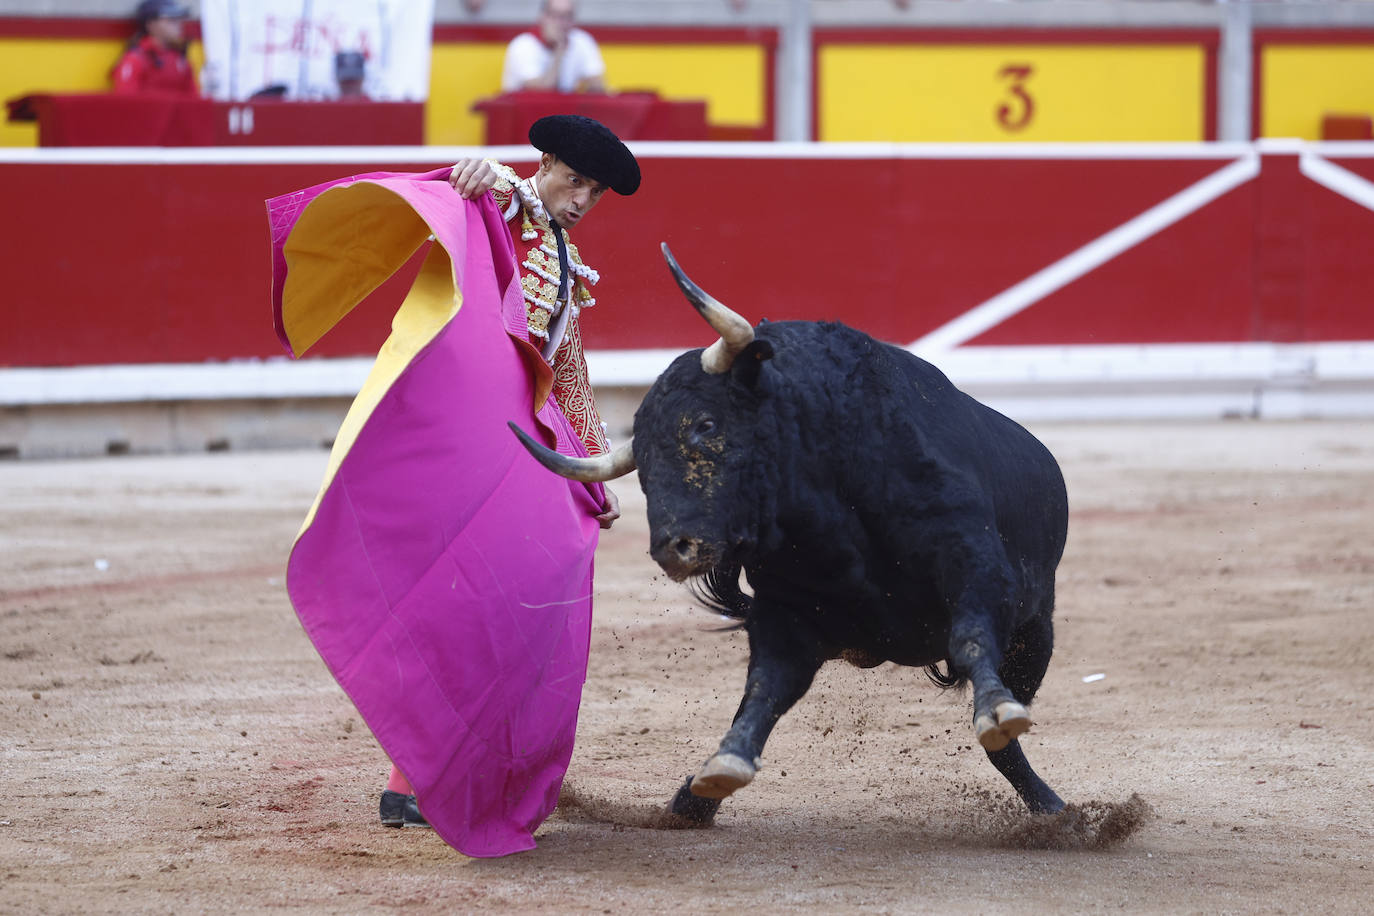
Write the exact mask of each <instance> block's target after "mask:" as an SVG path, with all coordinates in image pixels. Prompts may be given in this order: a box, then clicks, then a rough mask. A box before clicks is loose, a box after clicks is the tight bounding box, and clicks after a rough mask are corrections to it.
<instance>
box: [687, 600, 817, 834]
mask: <svg viewBox="0 0 1374 916" xmlns="http://www.w3.org/2000/svg"><path fill="white" fill-rule="evenodd" d="M823 659H824V655H823V654H822V652H821V651H820V648H819V644H818V643H817V642H815V641H811V640H807V639H806V638H804V637H800V636H799V635H798V634H797V633H796V632H795V631H791V632H789V631H787V629H786V628H783V627H773V626H770V625H768V624H767V623H758V622H757V616H756V617H755V618H754V619H753V620H751V621H750V624H749V675H748V678H747V679H746V682H745V687H744V698H743V699H742V700H741V701H740V705H739V709H738V711H736V712H735V720H734V722H733V723H732V724H731V726H730V730H729V731H728V732H726V734H725V738H724V739H722V740H721V742H720V747H719V749H717V750H716V752H715V753H714V754H712V755H711V758H710V759H709V760H707V761H706V763H704V764H703V765H702V767H701V769H700V770H698V771H697V773H696V775H695V776H692V777H690V778H688V780H687V782H686V784H685V785H683V787H682V788H681V789H679V790H678V792H677V795H675V796H674V797H673V800H672V802H671V803H670V804H669V806H668V810H669V811H671V812H672V813H673V814H676V815H679V816H681V817H685V818H687V819H688V820H690V821H692V822H694V823H698V824H702V825H705V824H709V823H710V822H711V820H712V819H713V818H714V817H715V815H716V810H717V809H718V808H719V807H720V801H721V799H723V798H726V797H728V796H729V795H730V794H731V793H733V792H734V791H735V790H736V789H739V788H742V787H743V786H746V785H748V784H749V783H750V782H751V781H753V779H754V774H755V773H756V772H757V771H758V767H759V757H760V756H761V755H762V754H763V746H764V744H765V743H766V742H767V741H768V736H769V735H770V734H772V731H773V727H774V726H775V725H777V724H778V720H779V719H781V718H782V716H783V714H784V713H786V712H787V710H789V709H791V708H792V706H793V705H794V704H795V703H796V702H797V701H798V700H799V699H801V698H802V696H803V695H804V694H805V693H806V691H807V689H808V688H809V687H810V686H811V682H812V680H813V679H814V678H815V676H816V672H817V671H818V670H819V669H820V666H821V662H822V661H823Z"/></svg>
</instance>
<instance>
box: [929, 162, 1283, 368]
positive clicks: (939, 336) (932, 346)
mask: <svg viewBox="0 0 1374 916" xmlns="http://www.w3.org/2000/svg"><path fill="white" fill-rule="evenodd" d="M1259 169H1260V160H1259V156H1258V155H1256V154H1255V153H1254V151H1253V150H1251V151H1249V152H1247V153H1246V154H1245V155H1243V156H1242V157H1241V158H1240V159H1238V160H1237V161H1235V162H1233V163H1231V164H1230V165H1228V166H1226V167H1225V168H1222V169H1220V170H1218V171H1216V172H1213V173H1212V174H1211V175H1208V176H1207V177H1206V178H1204V179H1202V180H1201V181H1199V182H1197V183H1196V184H1193V185H1191V186H1189V187H1188V188H1185V189H1184V190H1182V191H1180V192H1179V193H1177V194H1175V195H1174V196H1172V197H1170V198H1169V199H1168V200H1165V201H1163V202H1162V203H1159V204H1157V205H1155V206H1153V207H1151V208H1150V209H1148V210H1146V211H1145V212H1144V213H1142V214H1140V215H1139V216H1137V217H1135V218H1134V219H1131V220H1128V221H1127V222H1125V223H1123V224H1122V225H1120V226H1118V227H1116V228H1115V229H1113V230H1112V231H1110V232H1108V233H1106V234H1105V235H1102V236H1100V237H1098V238H1096V239H1094V240H1093V241H1091V242H1089V243H1088V244H1087V245H1084V246H1083V247H1082V248H1080V249H1078V250H1077V251H1075V252H1073V253H1072V254H1069V255H1067V256H1066V257H1063V258H1061V259H1060V260H1058V261H1056V262H1055V263H1053V264H1051V265H1049V266H1048V267H1046V268H1044V269H1043V270H1040V271H1038V272H1036V273H1034V274H1032V275H1031V276H1029V277H1027V278H1026V279H1024V280H1022V281H1021V282H1020V283H1017V284H1016V285H1014V286H1012V287H1010V288H1009V289H1006V290H1003V291H1002V292H1000V293H998V294H997V295H995V296H993V297H992V298H991V299H988V300H987V301H986V302H983V303H980V304H979V305H976V306H974V307H973V308H972V309H970V310H969V311H967V312H965V313H964V314H962V315H960V316H959V317H958V318H955V319H954V320H953V321H950V322H948V323H947V324H945V325H943V326H941V327H939V328H936V329H935V330H934V331H931V332H930V333H929V334H927V335H925V336H924V337H922V338H921V339H919V340H917V341H916V342H914V343H913V344H911V346H910V349H911V350H912V351H913V352H917V353H921V354H926V353H939V352H942V351H945V350H949V349H953V348H954V347H957V346H959V345H960V344H963V343H966V342H967V341H969V340H972V339H973V338H975V337H977V336H978V335H979V334H982V333H983V332H984V331H986V330H988V329H989V328H992V327H995V326H996V325H998V324H1001V323H1002V322H1003V321H1006V320H1007V319H1008V318H1010V317H1011V316H1012V315H1015V314H1017V313H1018V312H1021V311H1023V310H1024V309H1026V308H1028V307H1030V306H1032V305H1034V304H1035V303H1036V302H1039V301H1040V300H1041V299H1043V298H1045V297H1046V296H1048V295H1050V294H1051V293H1054V292H1057V291H1058V290H1060V289H1063V288H1064V287H1065V286H1067V285H1068V284H1070V283H1072V282H1073V281H1074V280H1077V279H1078V278H1079V277H1082V276H1083V275H1085V274H1087V273H1090V272H1091V271H1093V270H1096V269H1097V268H1099V267H1101V266H1102V265H1103V264H1105V263H1107V262H1108V261H1110V260H1111V259H1112V258H1114V257H1116V256H1117V255H1119V254H1121V253H1122V252H1123V251H1126V250H1127V249H1129V248H1132V247H1134V246H1135V245H1139V244H1140V243H1141V242H1143V241H1144V240H1145V239H1148V238H1149V237H1150V236H1152V235H1155V234H1156V233H1158V232H1160V231H1161V230H1163V229H1166V228H1168V227H1169V226H1171V225H1173V224H1174V223H1176V222H1178V221H1179V220H1181V219H1183V218H1184V217H1185V216H1188V215H1189V214H1191V213H1195V212H1197V211H1198V210H1200V209H1201V208H1202V207H1204V206H1206V205H1207V204H1209V203H1211V202H1212V201H1214V200H1216V199H1217V198H1218V197H1221V196H1222V195H1223V194H1225V193H1227V192H1228V191H1230V190H1232V189H1233V188H1236V187H1239V186H1240V185H1242V184H1244V183H1245V182H1247V181H1250V180H1251V179H1252V178H1254V177H1255V176H1256V175H1258V174H1259Z"/></svg>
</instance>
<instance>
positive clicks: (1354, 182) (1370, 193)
mask: <svg viewBox="0 0 1374 916" xmlns="http://www.w3.org/2000/svg"><path fill="white" fill-rule="evenodd" d="M1298 169H1299V170H1300V171H1301V172H1302V173H1303V174H1304V175H1306V176H1307V177H1308V178H1311V179H1312V180H1313V181H1315V182H1316V183H1317V184H1319V185H1321V186H1322V187H1324V188H1330V189H1331V190H1332V191H1335V192H1336V193H1337V194H1339V195H1341V196H1342V197H1344V198H1347V199H1349V200H1353V201H1354V202H1355V203H1357V204H1359V205H1360V206H1362V207H1365V208H1367V209H1370V210H1374V182H1371V181H1370V180H1369V179H1367V178H1364V177H1362V176H1360V175H1356V174H1355V173H1354V172H1352V171H1350V170H1349V169H1345V168H1341V167H1340V166H1339V165H1336V164H1335V163H1334V162H1328V161H1327V160H1325V159H1322V158H1321V157H1320V156H1317V155H1315V154H1314V153H1311V152H1306V151H1304V152H1303V154H1302V155H1301V156H1299V157H1298Z"/></svg>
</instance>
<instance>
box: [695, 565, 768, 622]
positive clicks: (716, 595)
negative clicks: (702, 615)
mask: <svg viewBox="0 0 1374 916" xmlns="http://www.w3.org/2000/svg"><path fill="white" fill-rule="evenodd" d="M742 568H743V567H741V566H740V565H739V564H737V563H736V564H734V565H731V566H716V567H713V568H712V569H711V571H710V572H708V573H706V575H704V576H701V577H700V578H698V579H693V580H692V583H691V589H692V595H693V597H695V598H696V599H697V600H698V601H700V602H701V603H702V604H704V605H706V606H707V607H708V608H710V609H711V610H713V611H716V612H717V613H719V614H723V615H724V616H726V617H733V618H735V619H736V620H744V619H745V618H746V617H748V616H749V612H750V611H751V610H752V609H753V607H754V599H753V598H752V597H750V596H749V595H746V594H745V593H744V590H743V589H741V588H740V587H739V574H740V570H741V569H742Z"/></svg>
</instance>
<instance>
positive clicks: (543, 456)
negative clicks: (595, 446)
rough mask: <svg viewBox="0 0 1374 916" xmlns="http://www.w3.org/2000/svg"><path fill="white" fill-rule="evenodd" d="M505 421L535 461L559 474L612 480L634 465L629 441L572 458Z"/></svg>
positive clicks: (585, 479)
mask: <svg viewBox="0 0 1374 916" xmlns="http://www.w3.org/2000/svg"><path fill="white" fill-rule="evenodd" d="M506 425H507V426H509V427H510V428H511V430H512V431H513V432H514V433H515V435H516V436H518V437H519V438H520V442H521V444H522V445H524V446H525V450H526V451H528V452H529V453H530V454H531V455H533V456H534V458H535V460H536V461H538V462H539V463H540V464H542V465H543V466H544V467H546V468H548V469H549V470H550V471H553V472H554V473H555V474H557V475H558V476H559V477H566V478H568V479H569V480H580V481H582V482H583V483H605V482H606V481H608V480H615V479H616V478H617V477H624V476H625V475H626V474H628V473H630V472H631V471H633V470H634V469H635V453H634V449H633V448H631V444H630V443H629V442H626V443H625V444H624V445H622V446H620V447H619V448H617V449H616V450H615V451H613V452H608V453H606V454H604V455H597V456H596V457H594V458H572V457H569V456H568V455H560V454H559V453H558V452H555V451H554V450H553V449H551V448H546V447H545V446H544V445H543V444H542V443H540V442H536V441H535V440H534V437H532V436H531V435H530V434H529V433H527V432H525V431H524V430H523V429H521V428H520V427H519V426H517V425H515V424H514V423H509V422H508V423H507V424H506Z"/></svg>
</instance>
